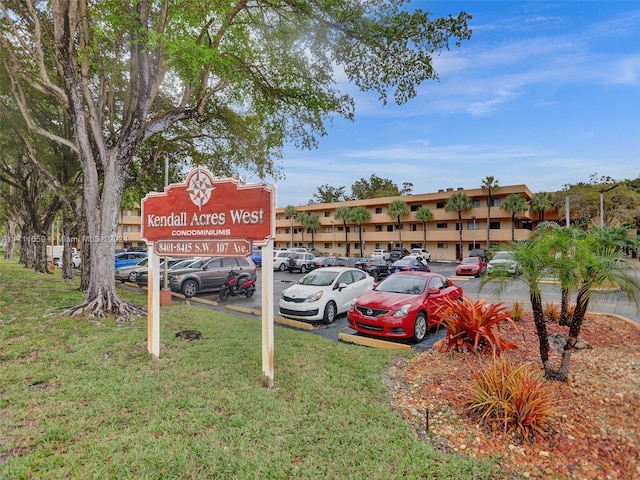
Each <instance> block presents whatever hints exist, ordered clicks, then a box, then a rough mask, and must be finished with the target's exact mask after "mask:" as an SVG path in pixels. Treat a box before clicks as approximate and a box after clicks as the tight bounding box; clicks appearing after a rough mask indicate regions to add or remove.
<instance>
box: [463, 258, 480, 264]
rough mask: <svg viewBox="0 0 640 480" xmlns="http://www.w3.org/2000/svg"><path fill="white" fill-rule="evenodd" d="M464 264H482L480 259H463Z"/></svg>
mask: <svg viewBox="0 0 640 480" xmlns="http://www.w3.org/2000/svg"><path fill="white" fill-rule="evenodd" d="M462 263H480V259H479V258H478V257H469V258H465V259H463V260H462Z"/></svg>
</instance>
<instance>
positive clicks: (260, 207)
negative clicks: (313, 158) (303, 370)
mask: <svg viewBox="0 0 640 480" xmlns="http://www.w3.org/2000/svg"><path fill="white" fill-rule="evenodd" d="M274 238H275V187H274V186H273V185H263V184H253V185H251V184H244V183H241V182H239V181H238V180H236V179H229V178H225V179H216V178H215V177H214V176H213V175H212V174H211V172H209V170H207V169H205V168H202V167H197V168H194V169H193V170H191V171H190V172H189V174H188V175H187V178H186V181H185V182H184V183H178V184H171V185H169V186H167V187H165V189H164V192H162V193H159V192H152V193H149V194H148V195H147V196H146V197H144V199H143V200H142V239H143V240H145V241H146V242H147V245H148V248H149V297H148V332H149V333H148V335H149V338H148V342H147V343H148V350H149V354H150V355H151V356H152V357H153V358H155V359H158V358H159V357H160V277H159V273H160V266H159V265H160V264H159V256H170V257H191V256H197V257H224V256H226V257H235V256H247V255H249V254H251V249H252V244H253V243H257V244H260V245H263V249H262V253H263V258H266V259H267V260H269V259H271V258H272V257H273V239H274ZM266 265H267V268H265V267H263V268H262V369H263V382H264V384H265V386H268V387H273V269H272V268H268V267H270V265H271V264H270V263H267V264H266ZM165 287H167V285H165Z"/></svg>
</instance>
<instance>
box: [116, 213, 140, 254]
mask: <svg viewBox="0 0 640 480" xmlns="http://www.w3.org/2000/svg"><path fill="white" fill-rule="evenodd" d="M141 214H142V212H141V210H140V208H136V209H131V210H121V211H120V215H119V216H118V234H117V238H116V239H115V240H116V250H128V249H129V248H136V247H138V248H145V249H146V248H147V244H146V242H145V241H144V240H142V238H141V236H142V217H141Z"/></svg>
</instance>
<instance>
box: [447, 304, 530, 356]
mask: <svg viewBox="0 0 640 480" xmlns="http://www.w3.org/2000/svg"><path fill="white" fill-rule="evenodd" d="M439 318H440V319H439V321H438V326H441V325H442V326H444V327H445V328H446V329H447V336H446V337H445V338H444V341H443V343H442V344H441V347H440V350H441V351H442V350H444V351H451V350H453V351H456V352H462V351H470V352H473V353H474V354H477V353H492V354H493V355H496V354H497V355H499V354H500V353H501V352H502V351H503V350H510V349H515V348H517V347H516V345H514V344H513V343H510V342H508V341H506V340H505V339H503V338H502V337H501V336H500V324H501V323H502V322H503V321H507V322H510V323H511V325H513V327H514V328H515V329H516V330H518V327H517V326H516V324H515V323H514V322H513V320H512V319H511V312H510V310H509V308H507V307H506V306H505V305H504V303H503V302H500V303H493V304H489V305H486V304H485V300H484V298H481V299H479V300H478V301H477V302H475V303H474V302H473V301H472V300H471V299H470V298H469V297H462V298H461V299H460V300H450V299H447V305H445V306H444V307H442V309H441V310H440V311H439Z"/></svg>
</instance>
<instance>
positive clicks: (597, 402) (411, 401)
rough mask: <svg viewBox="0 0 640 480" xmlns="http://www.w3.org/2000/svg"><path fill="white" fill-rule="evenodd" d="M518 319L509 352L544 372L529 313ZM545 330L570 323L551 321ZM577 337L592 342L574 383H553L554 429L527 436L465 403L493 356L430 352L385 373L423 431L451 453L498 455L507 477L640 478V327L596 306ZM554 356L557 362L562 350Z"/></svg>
mask: <svg viewBox="0 0 640 480" xmlns="http://www.w3.org/2000/svg"><path fill="white" fill-rule="evenodd" d="M516 324H517V326H518V331H516V330H515V329H513V328H512V327H509V326H508V325H507V324H504V326H503V327H502V332H501V333H502V336H503V337H504V338H506V339H507V340H509V341H511V342H513V343H515V344H516V345H517V346H518V349H517V350H515V351H509V352H507V353H506V354H508V355H510V357H511V358H512V359H513V360H514V361H515V362H517V363H523V362H527V363H530V364H532V365H535V366H538V367H539V368H540V369H541V370H542V364H541V362H540V355H539V350H538V339H537V336H536V333H535V327H534V324H533V318H532V315H531V313H530V312H526V313H525V315H524V317H523V319H522V320H520V321H519V322H517V323H516ZM548 330H549V333H566V330H567V329H566V327H560V326H558V325H557V324H554V323H550V324H548ZM580 339H582V340H584V342H586V344H587V348H584V349H581V350H576V351H575V352H573V354H572V357H571V365H570V370H569V373H570V379H569V382H567V383H560V382H551V384H552V385H553V387H554V390H555V393H556V395H557V396H558V398H559V399H560V403H559V413H558V414H557V415H556V417H555V418H554V420H553V425H552V428H551V429H550V431H549V432H547V434H546V435H545V436H544V437H540V436H538V437H535V438H534V439H532V440H529V441H523V440H522V439H521V438H518V437H516V436H515V435H513V434H510V433H506V434H505V433H503V432H495V431H491V430H490V428H489V427H486V426H483V425H480V424H478V423H477V421H476V420H474V419H473V418H472V417H471V416H470V415H469V414H468V412H467V411H466V410H465V408H464V405H463V392H464V390H465V388H466V387H467V386H468V385H469V383H470V381H471V378H472V376H473V371H474V370H477V369H478V366H479V365H480V363H479V362H483V361H486V360H487V359H486V358H477V357H475V356H473V355H471V354H461V353H442V352H439V351H436V350H427V351H424V352H421V353H419V354H418V355H416V356H415V357H414V358H412V359H411V360H406V359H398V360H396V361H395V362H394V364H393V365H392V366H391V367H390V368H389V369H388V371H387V372H386V375H385V379H384V381H385V384H386V386H387V387H388V390H389V398H390V401H391V403H392V405H393V408H394V409H395V410H396V411H397V412H398V413H399V414H400V415H402V417H403V418H405V419H406V420H407V421H409V422H410V423H411V425H412V426H413V428H414V430H415V432H416V434H417V435H419V436H421V437H424V438H425V440H428V441H432V442H434V443H435V444H436V445H437V446H438V447H439V448H441V449H442V450H445V451H455V452H460V453H464V454H467V455H470V456H472V457H483V458H493V459H494V460H496V461H497V462H498V463H499V464H500V466H501V467H502V468H503V471H505V478H531V479H542V478H545V479H547V478H557V479H580V480H590V479H625V480H627V479H640V450H639V449H640V325H637V324H635V325H634V324H632V323H631V322H628V321H625V320H624V319H621V317H617V316H615V315H608V314H589V315H588V316H587V318H586V319H585V322H584V324H583V327H582V331H581V334H580ZM551 360H552V363H553V365H554V367H555V368H557V366H558V365H559V360H560V355H559V354H556V353H552V354H551Z"/></svg>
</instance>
